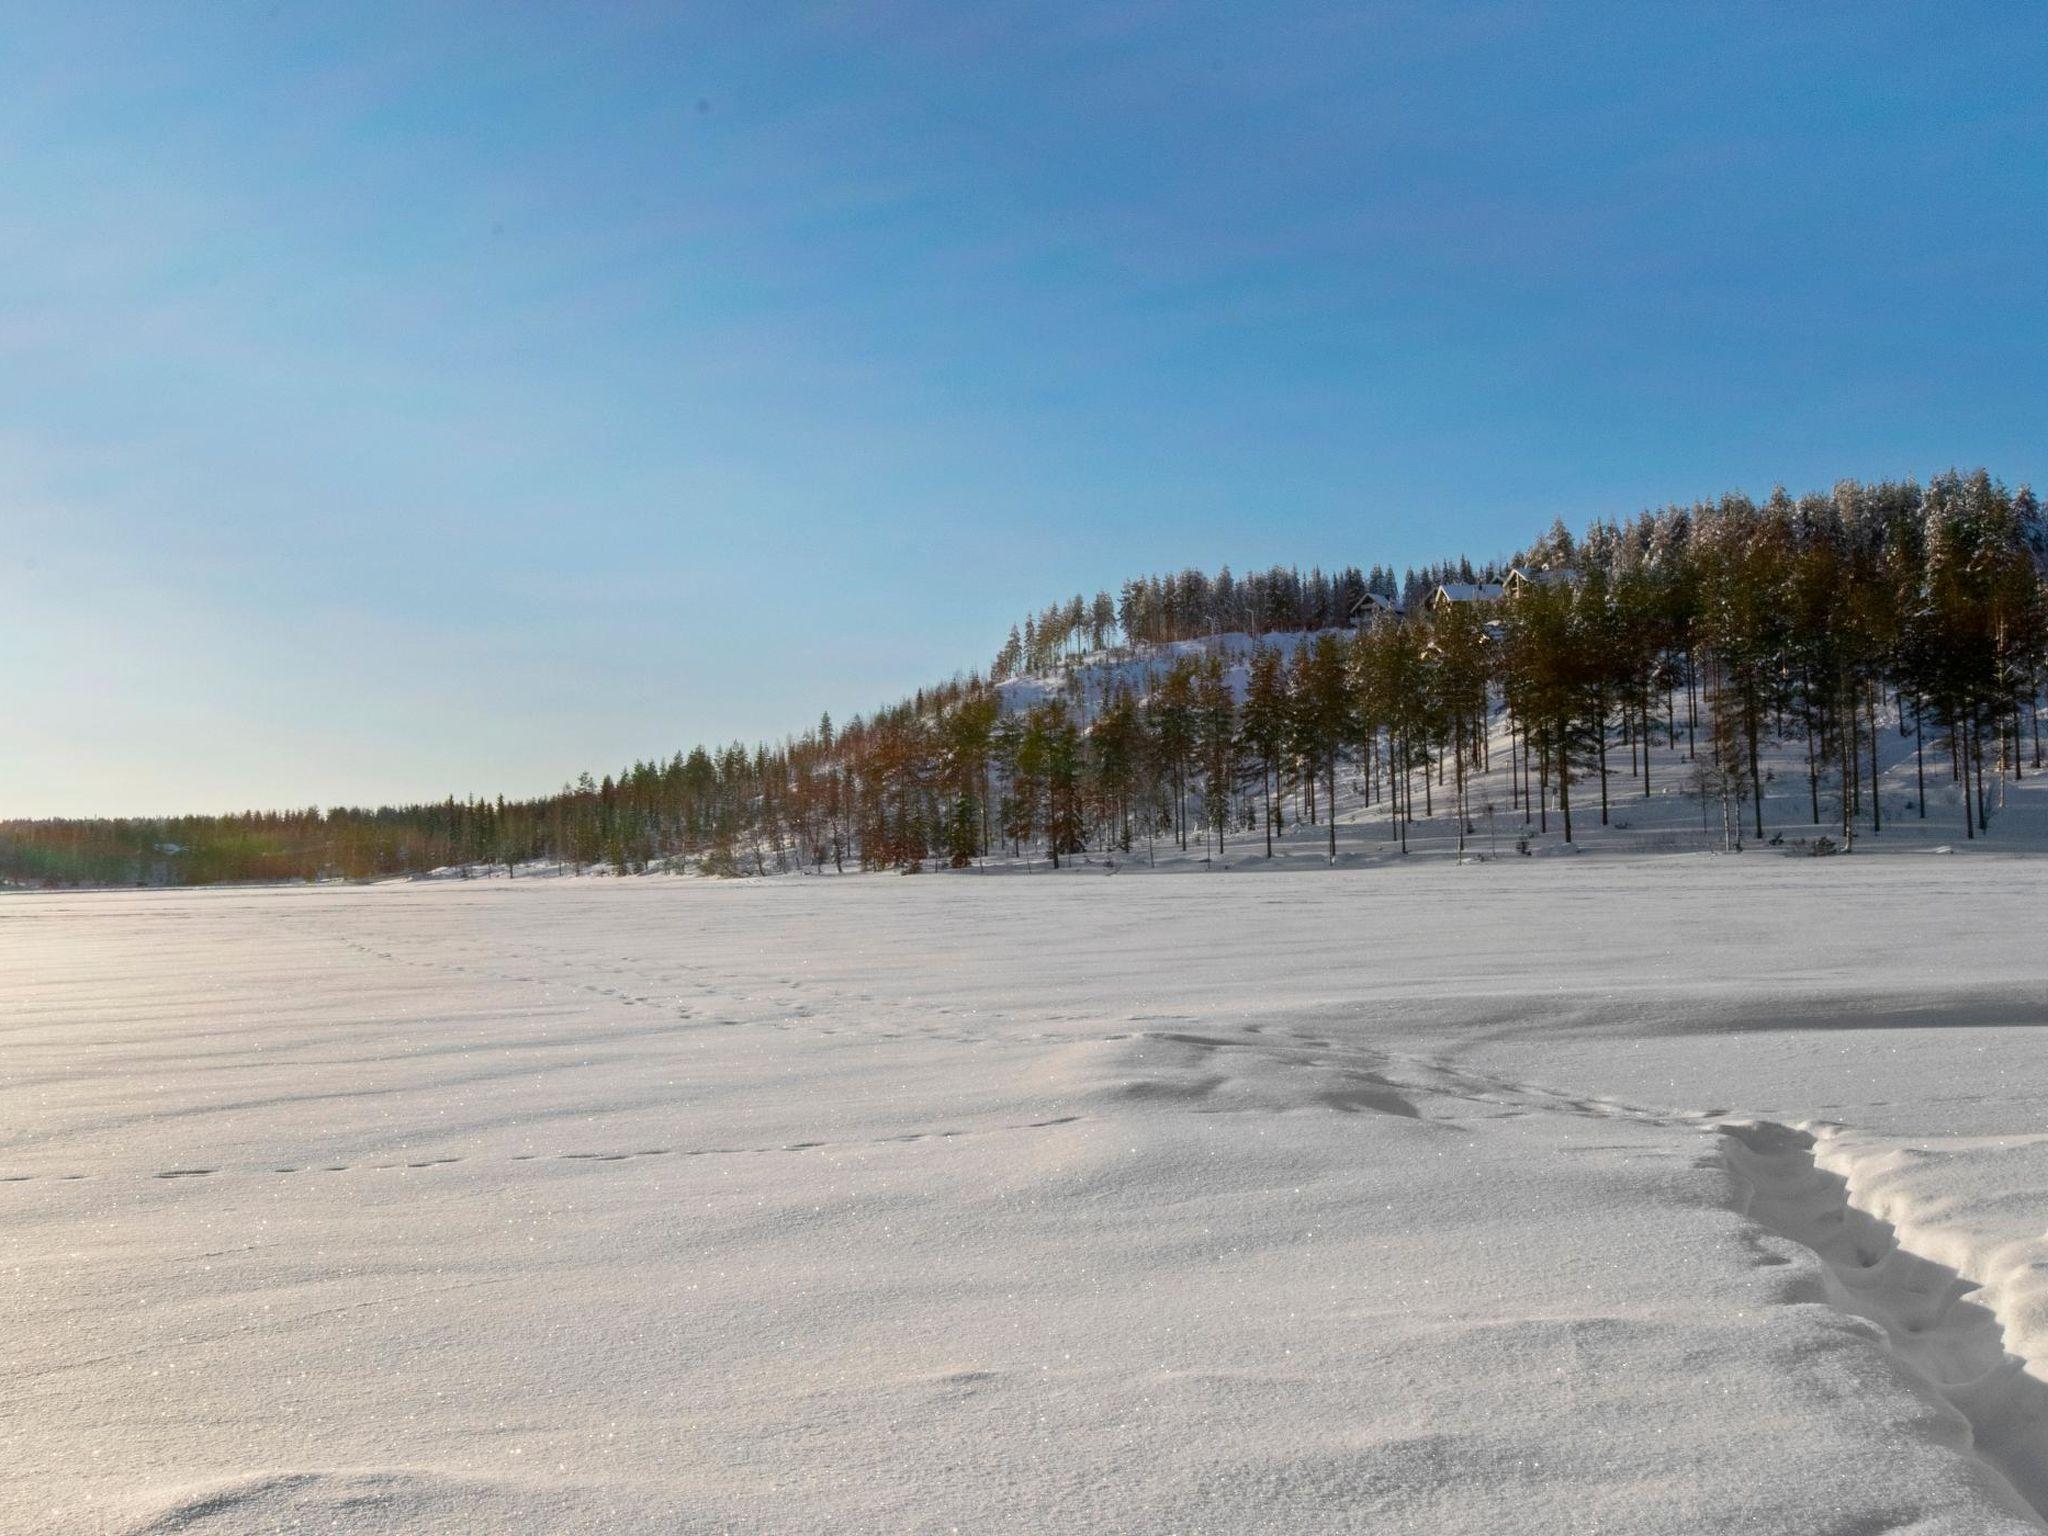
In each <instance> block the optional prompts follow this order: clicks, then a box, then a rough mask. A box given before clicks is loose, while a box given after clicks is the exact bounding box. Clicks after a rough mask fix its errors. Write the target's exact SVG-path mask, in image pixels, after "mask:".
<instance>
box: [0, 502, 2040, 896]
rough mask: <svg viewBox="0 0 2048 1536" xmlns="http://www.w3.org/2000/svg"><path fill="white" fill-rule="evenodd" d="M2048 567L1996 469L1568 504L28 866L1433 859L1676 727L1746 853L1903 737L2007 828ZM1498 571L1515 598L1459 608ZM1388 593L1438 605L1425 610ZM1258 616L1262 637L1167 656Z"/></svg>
mask: <svg viewBox="0 0 2048 1536" xmlns="http://www.w3.org/2000/svg"><path fill="white" fill-rule="evenodd" d="M2044 569H2048V529H2044V524H2043V518H2042V513H2041V509H2040V506H2039V504H2038V502H2037V500H2036V499H2035V497H2034V495H2033V493H2032V492H2031V491H2030V490H2028V489H2026V488H2025V487H2022V488H2021V489H2020V490H2019V491H2017V492H2009V491H2008V490H2006V488H2005V487H2004V486H2003V485H2001V484H2000V483H1999V482H1997V481H1996V480H1994V479H1992V478H1991V477H1990V476H1989V475H1988V474H1986V473H1985V472H1983V471H1981V470H1980V471H1977V472H1975V473H1971V474H1967V475H1965V474H1959V473H1954V472H1951V473H1949V474H1946V475H1942V476H1938V477H1936V478H1935V479H1934V480H1932V481H1931V482H1930V483H1929V484H1928V485H1926V486H1924V487H1922V486H1920V485H1917V484H1914V483H1911V482H1883V483H1879V484H1874V485H1863V484H1859V483H1857V482H1853V481H1845V482H1842V483H1841V484H1839V485H1837V486H1836V487H1835V488H1834V489H1833V490H1832V491H1829V492H1825V493H1816V494H1811V495H1806V496H1801V497H1796V498H1795V497H1793V496H1790V495H1788V494H1787V493H1786V492H1785V491H1783V490H1779V491H1776V492H1774V493H1773V494H1772V495H1771V496H1770V497H1769V498H1767V499H1766V500H1764V501H1762V502H1755V501H1752V500H1751V499H1749V498H1747V497H1744V496H1741V495H1733V494H1731V495H1728V496H1723V497H1721V498H1720V499H1718V500H1716V501H1712V502H1700V503H1695V504H1693V505H1691V506H1672V507H1667V508H1664V509H1661V510H1658V511H1652V512H1645V513H1643V514H1641V515H1639V516H1637V517H1635V518H1632V519H1629V520H1627V521H1625V522H1615V521H1601V522H1596V523H1594V524H1593V525H1592V526H1591V527H1589V528H1588V529H1587V530H1586V531H1585V532H1584V533H1583V534H1581V535H1579V536H1577V537H1574V536H1573V535H1572V534H1571V533H1570V532H1569V531H1568V530H1567V529H1566V528H1565V527H1564V526H1563V524H1562V523H1561V522H1560V523H1559V524H1557V525H1554V526H1553V527H1552V528H1551V530H1550V531H1549V532H1548V533H1546V534H1545V535H1544V536H1543V537H1542V538H1540V539H1538V540H1537V541H1536V542H1535V543H1534V544H1533V545H1531V546H1530V547H1529V548H1528V549H1525V550H1523V551H1521V552H1519V553H1518V554H1517V555H1516V556H1515V557H1514V558H1513V559H1511V560H1508V561H1501V562H1494V563H1490V564H1487V565H1483V566H1479V567H1475V566H1473V565H1472V564H1471V563H1470V562H1469V561H1465V560H1458V561H1451V562H1443V563H1441V564H1439V565H1436V566H1433V567H1429V568H1426V569H1425V570H1423V571H1414V570H1411V571H1408V572H1406V573H1404V576H1403V577H1402V578H1401V579H1400V581H1399V582H1398V583H1397V581H1396V579H1395V577H1394V575H1393V572H1392V570H1391V569H1390V568H1388V567H1374V568H1372V569H1371V570H1370V571H1369V572H1360V571H1359V570H1358V569H1356V568H1349V569H1346V570H1344V571H1342V572H1339V573H1338V574H1337V575H1335V576H1329V575H1325V574H1324V573H1322V572H1320V571H1314V570H1311V571H1310V572H1308V573H1307V574H1305V575H1304V574H1303V573H1301V572H1299V571H1295V570H1291V569H1285V568H1275V569H1273V570H1271V571H1267V572H1262V573H1256V574H1253V575H1248V576H1244V577H1236V578H1233V577H1232V576H1231V574H1230V573H1229V572H1228V571H1227V570H1225V571H1222V572H1219V573H1217V574H1216V575H1214V576H1207V575H1204V574H1202V573H1199V572H1193V571H1184V572H1180V573H1176V574H1173V575H1167V576H1148V577H1144V578H1140V579H1137V580H1133V581H1130V582H1126V583H1124V584H1123V586H1122V588H1121V589H1120V592H1119V594H1118V595H1117V596H1115V597H1111V595H1110V594H1109V593H1107V592H1103V593H1100V594H1098V595H1097V596H1096V597H1095V598H1094V599H1093V600H1092V601H1090V600H1084V599H1082V598H1079V597H1077V598H1074V599H1072V600H1071V601H1069V602H1067V603H1062V604H1055V605H1052V606H1051V607H1049V608H1047V609H1046V610H1045V611H1044V612H1043V613H1041V614H1038V615H1034V616H1032V617H1031V618H1030V619H1029V620H1027V621H1026V622H1025V623H1024V624H1021V625H1019V626H1018V627H1017V629H1016V630H1014V631H1013V632H1012V634H1011V636H1010V639H1009V641H1008V642H1006V644H1005V646H1004V647H1003V650H1002V652H1001V654H999V656H998V658H997V660H996V663H995V665H994V667H992V668H991V670H990V673H989V675H988V676H987V677H983V676H981V675H979V674H975V675H969V676H966V677H963V678H957V679H955V680H953V681H951V682H949V683H945V684H942V685H940V686H938V687H935V688H930V689H925V690H922V691H920V692H918V693H917V694H915V695H914V696H913V697H911V698H909V699H905V700H902V701H900V702H898V703H896V704H894V705H891V706H888V707H886V708H883V709H879V710H876V711H873V712H872V713H870V714H868V715H867V716H865V717H856V718H853V719H851V720H848V721H847V722H845V723H844V724H843V725H835V724H834V722H833V721H832V720H831V718H830V717H829V716H827V717H824V718H822V719H821V720H820V721H819V723H818V725H817V726H816V727H814V728H813V729H811V730H810V731H807V732H805V733H803V734H802V735H799V736H793V737H790V738H788V739H786V740H785V741H783V742H781V743H780V744H775V745H770V744H756V745H753V746H746V745H741V744H732V745H728V746H725V747H720V748H709V747H697V748H694V749H692V750H691V751H689V752H687V753H684V752H677V753H675V754H674V755H673V756H671V757H670V758H668V759H667V760H665V761H647V762H640V763H635V764H632V765H631V766H629V767H627V768H625V769H623V770H622V771H620V772H619V773H617V774H606V775H604V776H603V777H602V778H599V779H593V778H592V777H591V776H590V775H588V774H586V775H584V776H583V777H582V778H580V779H579V780H578V781H577V782H575V783H574V784H568V785H564V786H563V787H562V789H561V790H560V791H558V792H557V793H555V794H552V795H545V796H540V797H536V798H532V799H525V800H510V801H508V800H506V799H504V798H502V797H500V798H498V799H495V800H481V799H474V798H469V799H456V798H449V799H446V800H443V801H440V802H434V803H424V804H419V805H411V806H397V807H378V808H375V809H362V808H347V809H327V810H324V811H323V810H319V809H307V810H302V811H285V812H256V813H249V814H245V815H238V816H222V817H182V818H173V819H168V820H56V821H14V822H6V823H0V877H4V878H6V879H9V880H11V881H14V882H18V883H31V884H34V883H41V884H70V883H92V884H133V883H141V884H164V883H208V882H216V881H232V880H281V879H297V880H312V879H321V878H335V877H342V878H361V877H370V876H388V875H394V874H407V873H420V872H425V871H428V870H434V869H444V868H457V869H465V868H471V867H475V866H480V865H488V864H501V865H505V866H508V867H511V868H514V869H516V868H517V867H519V866H522V865H528V864H531V863H533V862H534V861H547V862H552V863H560V864H566V865H570V866H591V865H608V866H610V867H611V868H613V869H615V870H618V871H623V872H631V871H638V870H645V869H650V868H656V867H663V866H668V867H675V868H689V869H697V870H702V871H705V872H708V873H714V874H744V873H769V872H772V871H776V870H788V869H798V868H801V869H811V870H823V869H826V868H831V869H834V870H838V871H844V870H847V869H886V868H915V867H922V866H923V865H924V864H926V863H928V862H937V863H943V864H949V865H955V866H961V865H968V864H972V863H974V862H976V861H978V860H983V859H987V858H990V857H996V856H1002V855H1008V856H1010V857H1012V858H1025V857H1035V858H1042V859H1044V860H1046V861H1048V862H1049V863H1051V864H1052V865H1054V866H1058V865H1060V864H1062V863H1063V862H1066V861H1068V860H1071V859H1073V858H1076V857H1080V856H1095V855H1102V856H1105V857H1110V858H1116V857H1119V856H1122V857H1133V856H1137V855H1139V854H1140V853H1143V852H1148V851H1156V850H1157V849H1158V848H1159V847H1161V846H1172V847H1174V848H1177V849H1181V850H1187V849H1190V848H1193V847H1194V846H1196V845H1197V844H1198V843H1199V844H1200V845H1201V846H1202V847H1203V848H1205V849H1214V850H1219V851H1220V850H1223V849H1225V848H1227V847H1229V846H1230V840H1231V839H1233V838H1235V839H1236V840H1237V846H1238V848H1239V849H1241V850H1242V851H1245V852H1250V853H1258V852H1261V851H1263V852H1265V853H1266V854H1270V853H1271V852H1272V851H1273V843H1274V839H1275V838H1276V837H1278V836H1281V835H1284V834H1285V832H1286V831H1287V830H1288V828H1289V827H1290V826H1293V827H1297V828H1298V827H1299V826H1300V825H1301V824H1303V823H1306V824H1309V825H1317V826H1319V827H1320V828H1321V829H1322V835H1323V837H1325V838H1326V839H1327V846H1328V850H1329V852H1330V853H1331V855H1333V856H1334V855H1335V853H1336V851H1337V830H1336V814H1335V813H1336V807H1337V804H1338V800H1339V795H1340V789H1348V790H1350V791H1351V793H1352V794H1353V796H1354V803H1357V804H1362V805H1363V807H1364V808H1365V811H1366V812H1367V814H1370V815H1383V816H1384V817H1385V818H1386V835H1387V837H1388V838H1389V839H1390V840H1393V841H1394V842H1396V843H1397V844H1398V845H1399V846H1401V847H1403V848H1405V847H1406V846H1407V839H1408V836H1409V833H1410V831H1411V829H1413V828H1414V827H1415V826H1416V825H1417V824H1418V822H1423V821H1429V820H1432V819H1434V818H1436V817H1437V816H1438V815H1439V809H1438V808H1439V805H1440V804H1441V806H1442V808H1443V812H1444V813H1445V814H1449V815H1450V816H1452V817H1453V818H1454V825H1455V827H1456V829H1457V832H1458V835H1459V837H1460V838H1461V839H1462V837H1463V836H1464V835H1465V831H1466V829H1467V828H1468V827H1469V825H1470V817H1471V813H1472V807H1471V805H1470V803H1469V798H1468V789H1469V781H1470V780H1471V778H1472V776H1473V775H1475V774H1478V773H1487V772H1491V771H1493V770H1495V769H1497V768H1505V770H1506V779H1507V785H1508V789H1507V797H1508V802H1509V803H1508V807H1507V809H1509V810H1510V811H1511V812H1513V813H1515V814H1518V815H1519V816H1520V817H1521V818H1522V820H1523V821H1525V822H1526V823H1527V824H1528V825H1529V827H1530V828H1531V830H1532V832H1533V833H1534V834H1535V835H1539V836H1540V835H1548V834H1550V833H1552V832H1555V833H1556V834H1557V835H1558V836H1560V837H1562V838H1564V839H1567V840H1569V839H1571V838H1573V837H1574V836H1575V835H1576V832H1577V829H1578V828H1579V826H1581V825H1582V824H1583V822H1584V820H1585V819H1586V818H1587V817H1588V816H1589V815H1591V814H1593V812H1594V807H1595V806H1596V805H1597V813H1598V815H1599V818H1600V819H1601V820H1602V821H1607V820H1609V819H1610V818H1611V817H1612V816H1613V814H1614V812H1615V808H1616V805H1617V804H1618V802H1620V801H1621V800H1623V799H1624V798H1626V797H1632V796H1636V795H1640V796H1644V797H1647V796H1649V795H1650V794H1651V793H1652V792H1653V751H1652V749H1653V748H1661V749H1662V750H1663V751H1664V753H1665V755H1666V758H1665V760H1666V765H1667V766H1666V770H1665V771H1666V772H1669V771H1672V770H1671V765H1672V764H1674V763H1682V764H1683V765H1684V766H1683V768H1682V769H1681V770H1679V771H1682V772H1683V773H1684V774H1685V776H1686V779H1687V783H1686V785H1685V786H1684V787H1686V788H1687V789H1689V790H1693V791H1695V792H1697V793H1698V795H1699V796H1700V800H1701V804H1702V806H1703V807H1705V806H1708V805H1718V806H1719V807H1720V810H1721V816H1722V824H1723V831H1724V833H1725V834H1726V835H1727V836H1729V837H1730V838H1731V839H1732V838H1735V837H1740V836H1754V837H1756V838H1763V837H1764V836H1765V835H1766V830H1767V828H1766V819H1767V818H1766V810H1767V806H1766V802H1767V799H1771V798H1773V797H1775V800H1776V802H1777V803H1775V804H1773V805H1771V806H1770V807H1769V810H1770V818H1771V819H1772V820H1775V821H1777V822H1779V823H1780V824H1783V823H1785V822H1788V821H1795V820H1796V821H1810V822H1811V823H1812V824H1813V825H1814V826H1815V827H1820V826H1822V825H1823V824H1824V823H1825V825H1826V826H1827V827H1828V829H1829V830H1830V831H1831V832H1833V833H1836V834H1838V835H1839V838H1840V843H1839V846H1842V847H1851V846H1853V845H1854V842H1855V840H1856V838H1857V837H1858V836H1859V835H1861V833H1862V831H1863V829H1864V828H1865V827H1867V828H1868V830H1869V831H1870V832H1873V833H1877V832H1881V831H1882V830H1883V825H1884V807H1883V801H1882V797H1881V796H1880V794H1879V792H1878V783H1879V773H1880V763H1879V754H1878V743H1879V739H1880V730H1881V729H1882V728H1883V727H1885V726H1886V725H1889V726H1890V727H1892V728H1895V729H1897V730H1899V731H1901V732H1903V733H1905V734H1906V735H1908V736H1909V737H1910V739H1911V740H1912V742H1913V747H1914V765H1915V772H1916V774H1917V776H1918V779H1917V795H1916V797H1915V802H1914V803H1915V806H1916V809H1917V812H1918V814H1919V815H1920V816H1923V817H1924V816H1926V815H1927V813H1928V812H1927V789H1926V781H1927V778H1928V776H1929V774H1930V773H1931V774H1933V775H1935V776H1937V777H1938V776H1940V775H1942V774H1946V775H1947V777H1948V779H1949V781H1950V783H1952V784H1954V785H1957V786H1959V787H1960V790H1961V794H1960V799H1959V804H1960V805H1961V807H1962V819H1961V827H1960V830H1961V831H1962V833H1963V835H1964V836H1966V837H1970V838H1975V837H1978V836H1982V835H1985V834H1986V833H1987V832H1988V831H1989V829H1990V824H1991V814H1992V810H1993V807H1994V796H1993V794H1992V792H1991V789H1990V787H1989V786H1990V780H1991V778H1993V777H1994V776H1997V777H2003V776H2006V775H2010V776H2012V777H2014V778H2019V777H2023V776H2024V774H2025V773H2026V772H2027V771H2028V769H2029V767H2032V768H2033V769H2035V770H2039V768H2040V766H2041V762H2042V755H2041V738H2040V722H2039V704H2040V698H2041V692H2042V684H2043V675H2044V660H2048V657H2044V649H2048V599H2044V587H2043V572H2044ZM1516 573H1519V577H1520V578H1525V577H1530V576H1533V577H1535V578H1537V579H1534V580H1524V579H1519V578H1518V576H1517V574H1516ZM1502 576H1506V577H1508V578H1509V588H1510V589H1509V591H1508V592H1507V593H1506V594H1505V595H1503V596H1501V597H1500V598H1498V599H1497V600H1494V601H1484V602H1477V601H1458V602H1444V603H1441V604H1436V605H1432V604H1431V603H1430V602H1429V601H1428V595H1429V591H1430V590H1433V589H1434V587H1435V586H1436V585H1438V584H1439V583H1442V582H1447V581H1463V582H1472V581H1484V580H1491V579H1494V578H1498V577H1502ZM1367 593H1375V594H1378V595H1379V596H1381V597H1384V598H1390V599H1392V598H1405V599H1406V612H1405V614H1398V613H1396V612H1394V611H1392V610H1391V609H1390V608H1389V607H1388V606H1386V605H1377V606H1376V605H1372V604H1366V603H1364V602H1363V599H1364V597H1365V595H1366V594H1367ZM1225 634H1235V635H1245V636H1249V637H1251V640H1250V642H1249V644H1248V645H1247V644H1242V643H1241V644H1239V645H1238V646H1237V647H1236V648H1235V649H1233V650H1231V652H1230V654H1228V655H1226V654H1225V653H1224V648H1222V647H1209V648H1201V649H1198V650H1197V651H1196V652H1195V653H1193V654H1187V655H1174V656H1172V657H1171V658H1158V657H1155V656H1153V655H1152V654H1151V653H1149V652H1148V651H1147V650H1146V648H1147V647H1150V646H1155V645H1158V644H1160V643H1162V642H1167V641H1175V640H1188V639H1196V638H1202V637H1209V636H1217V635H1225ZM1084 654H1086V655H1091V656H1092V657H1093V658H1094V659H1093V660H1092V661H1091V662H1090V663H1088V664H1085V665H1084V664H1080V663H1078V662H1077V660H1076V658H1078V657H1080V656H1082V655H1084ZM1120 658H1121V659H1123V660H1124V661H1126V662H1127V663H1128V664H1124V665H1119V664H1118V663H1119V659H1120ZM1766 747H1770V748H1772V749H1773V750H1778V749H1783V748H1790V749H1791V750H1792V752H1793V755H1794V758H1795V760H1797V761H1798V762H1800V763H1801V764H1802V765H1803V770H1804V771H1803V783H1799V784H1797V785H1795V786H1794V788H1792V789H1790V790H1788V789H1786V788H1784V787H1783V785H1782V781H1781V782H1780V783H1779V784H1778V785H1777V787H1775V788H1774V787H1773V786H1772V783H1771V781H1770V780H1769V778H1768V777H1767V775H1766V774H1765V773H1764V770H1763V755H1764V751H1765V748H1766ZM1503 754H1504V755H1505V758H1504V761H1502V760H1501V759H1502V755H1503ZM1681 754H1682V755H1681ZM1491 782H1494V783H1496V784H1497V783H1498V775H1496V777H1495V778H1494V780H1492V781H1491ZM1830 841H1831V842H1832V841H1833V839H1832V838H1831V839H1830Z"/></svg>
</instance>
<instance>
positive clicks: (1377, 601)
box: [1351, 592, 1408, 629]
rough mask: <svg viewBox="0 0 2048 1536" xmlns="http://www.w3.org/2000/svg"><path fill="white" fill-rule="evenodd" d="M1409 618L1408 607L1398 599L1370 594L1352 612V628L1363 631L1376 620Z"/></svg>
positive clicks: (1375, 593)
mask: <svg viewBox="0 0 2048 1536" xmlns="http://www.w3.org/2000/svg"><path fill="white" fill-rule="evenodd" d="M1407 616H1408V605H1407V604H1406V603H1404V602H1402V601H1401V599H1400V598H1398V597H1385V596H1382V595H1381V594H1380V593H1378V592H1368V593H1366V594H1365V596H1363V597H1361V598H1360V599H1359V600H1358V603H1357V606H1355V607H1354V608H1353V609H1352V610H1351V627H1352V628H1353V629H1363V628H1365V626H1366V625H1368V624H1370V623H1371V622H1372V621H1373V620H1374V619H1402V618H1406V617H1407Z"/></svg>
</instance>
